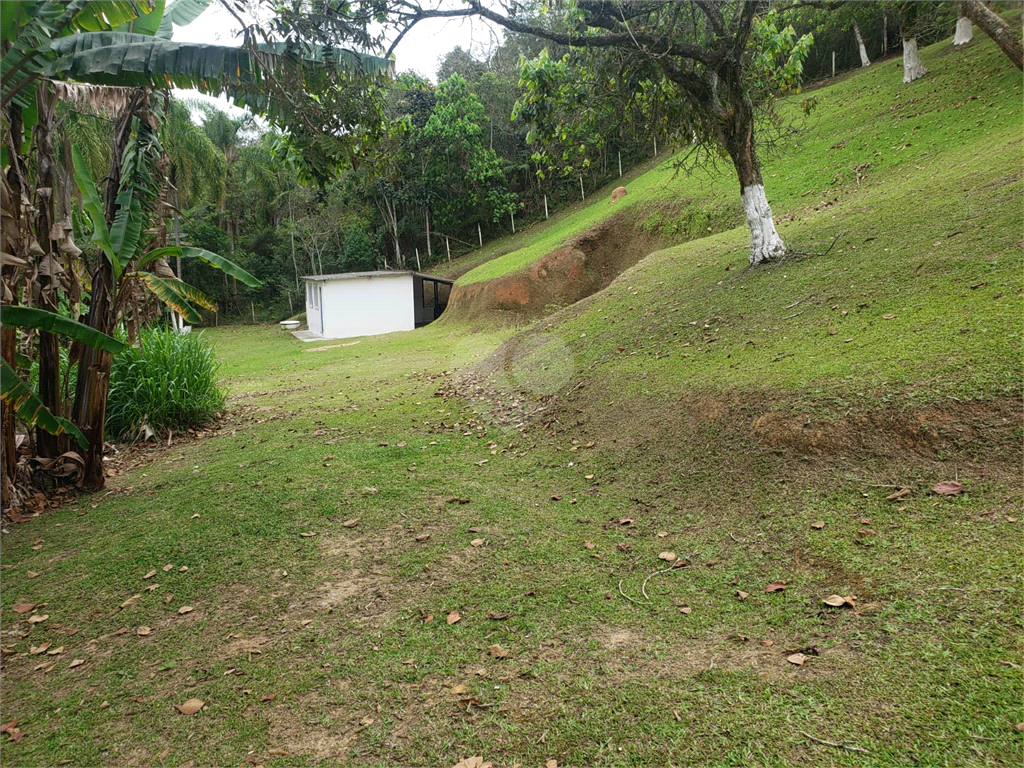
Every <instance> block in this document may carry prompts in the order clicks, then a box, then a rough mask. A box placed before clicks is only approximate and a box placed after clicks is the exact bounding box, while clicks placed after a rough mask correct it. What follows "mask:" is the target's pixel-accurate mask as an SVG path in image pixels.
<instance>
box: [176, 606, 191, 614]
mask: <svg viewBox="0 0 1024 768" xmlns="http://www.w3.org/2000/svg"><path fill="white" fill-rule="evenodd" d="M194 610H195V608H193V607H192V606H191V605H183V606H181V608H179V609H178V615H179V616H184V615H185V614H186V613H192V611H194Z"/></svg>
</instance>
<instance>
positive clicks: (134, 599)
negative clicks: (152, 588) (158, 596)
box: [120, 595, 142, 611]
mask: <svg viewBox="0 0 1024 768" xmlns="http://www.w3.org/2000/svg"><path fill="white" fill-rule="evenodd" d="M141 599H142V595H132V596H131V597H129V598H128V599H127V600H125V601H124V602H123V603H121V605H120V608H121V610H122V611H123V610H125V609H126V608H131V607H132V606H133V605H135V604H136V603H137V602H139V600H141Z"/></svg>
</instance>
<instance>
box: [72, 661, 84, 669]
mask: <svg viewBox="0 0 1024 768" xmlns="http://www.w3.org/2000/svg"><path fill="white" fill-rule="evenodd" d="M83 664H85V659H74V660H73V661H72V662H71V663H70V664H68V669H74V668H75V667H80V666H82V665H83Z"/></svg>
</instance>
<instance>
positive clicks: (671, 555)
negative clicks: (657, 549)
mask: <svg viewBox="0 0 1024 768" xmlns="http://www.w3.org/2000/svg"><path fill="white" fill-rule="evenodd" d="M658 559H659V560H664V561H665V562H666V563H671V562H672V561H673V560H675V559H676V553H675V552H661V553H659V554H658Z"/></svg>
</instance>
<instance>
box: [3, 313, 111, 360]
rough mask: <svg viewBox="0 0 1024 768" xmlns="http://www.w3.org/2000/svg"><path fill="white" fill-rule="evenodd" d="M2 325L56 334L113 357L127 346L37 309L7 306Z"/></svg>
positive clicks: (82, 325) (78, 324) (105, 335)
mask: <svg viewBox="0 0 1024 768" xmlns="http://www.w3.org/2000/svg"><path fill="white" fill-rule="evenodd" d="M0 323H2V324H3V325H18V326H21V327H22V328H36V329H37V330H40V331H46V332H47V333H56V334H58V335H60V336H65V337H67V338H69V339H71V340H72V341H80V342H81V343H82V344H85V345H86V346H87V347H93V348H94V349H102V350H104V351H106V352H109V353H110V354H112V355H115V354H117V353H118V352H120V351H121V350H122V349H124V348H125V345H124V344H122V343H121V342H120V341H118V340H117V339H115V338H113V337H112V336H107V334H105V333H101V332H100V331H97V330H95V329H94V328H90V327H89V326H87V325H84V324H82V323H79V322H77V321H75V320H72V319H70V318H68V317H63V316H61V315H58V314H55V313H53V312H47V311H46V310H45V309H36V308H35V307H17V306H11V305H6V306H3V307H0Z"/></svg>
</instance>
